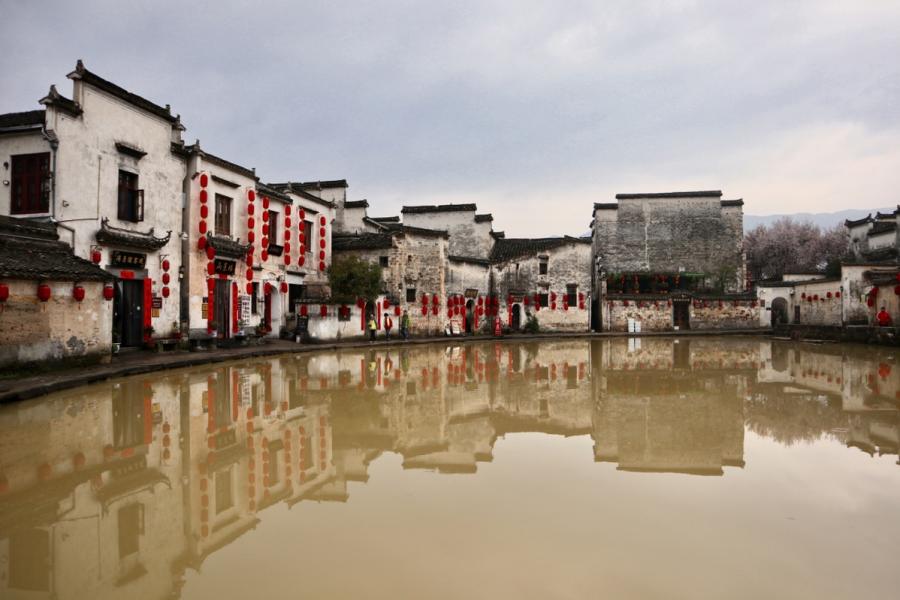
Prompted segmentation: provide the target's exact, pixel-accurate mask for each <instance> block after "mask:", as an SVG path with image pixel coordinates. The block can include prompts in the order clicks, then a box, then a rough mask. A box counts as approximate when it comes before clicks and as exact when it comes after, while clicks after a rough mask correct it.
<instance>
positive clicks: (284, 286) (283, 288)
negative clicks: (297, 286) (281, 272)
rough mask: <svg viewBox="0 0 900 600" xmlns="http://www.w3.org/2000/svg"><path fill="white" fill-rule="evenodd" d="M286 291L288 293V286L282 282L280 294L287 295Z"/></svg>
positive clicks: (285, 282)
mask: <svg viewBox="0 0 900 600" xmlns="http://www.w3.org/2000/svg"><path fill="white" fill-rule="evenodd" d="M287 291H288V284H287V281H282V282H281V293H282V294H287Z"/></svg>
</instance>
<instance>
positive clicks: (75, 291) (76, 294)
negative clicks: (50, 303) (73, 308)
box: [72, 284, 84, 302]
mask: <svg viewBox="0 0 900 600" xmlns="http://www.w3.org/2000/svg"><path fill="white" fill-rule="evenodd" d="M72 297H73V298H75V301H76V302H81V301H82V300H84V287H83V286H80V285H78V284H75V287H73V288H72Z"/></svg>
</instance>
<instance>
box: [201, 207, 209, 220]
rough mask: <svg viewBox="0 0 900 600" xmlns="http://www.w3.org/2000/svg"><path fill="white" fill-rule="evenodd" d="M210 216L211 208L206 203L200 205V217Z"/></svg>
mask: <svg viewBox="0 0 900 600" xmlns="http://www.w3.org/2000/svg"><path fill="white" fill-rule="evenodd" d="M208 216H209V208H208V207H207V206H206V205H205V204H204V205H203V206H201V207H200V218H201V219H205V218H206V217H208Z"/></svg>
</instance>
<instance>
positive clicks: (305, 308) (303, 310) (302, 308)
mask: <svg viewBox="0 0 900 600" xmlns="http://www.w3.org/2000/svg"><path fill="white" fill-rule="evenodd" d="M308 315H309V307H308V306H307V305H306V304H301V305H300V316H301V317H306V316H308Z"/></svg>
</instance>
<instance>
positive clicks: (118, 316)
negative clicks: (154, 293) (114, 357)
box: [113, 279, 144, 347]
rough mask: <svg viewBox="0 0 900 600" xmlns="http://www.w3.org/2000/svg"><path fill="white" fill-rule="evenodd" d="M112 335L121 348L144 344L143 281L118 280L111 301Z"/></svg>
mask: <svg viewBox="0 0 900 600" xmlns="http://www.w3.org/2000/svg"><path fill="white" fill-rule="evenodd" d="M113 333H114V334H115V336H114V337H118V341H119V342H120V343H121V344H122V346H123V347H128V346H140V345H142V344H143V343H144V281H143V280H141V279H119V280H117V281H116V296H115V299H114V301H113Z"/></svg>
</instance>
